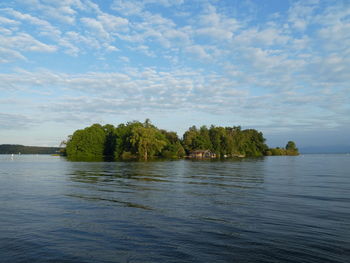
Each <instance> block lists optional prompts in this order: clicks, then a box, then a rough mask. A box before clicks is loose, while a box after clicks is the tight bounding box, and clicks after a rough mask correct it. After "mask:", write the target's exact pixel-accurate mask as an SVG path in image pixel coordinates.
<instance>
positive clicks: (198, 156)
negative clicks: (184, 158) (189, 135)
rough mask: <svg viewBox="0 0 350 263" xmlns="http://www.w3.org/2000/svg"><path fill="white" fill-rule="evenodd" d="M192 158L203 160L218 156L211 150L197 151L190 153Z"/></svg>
mask: <svg viewBox="0 0 350 263" xmlns="http://www.w3.org/2000/svg"><path fill="white" fill-rule="evenodd" d="M190 158H196V159H202V158H216V154H215V153H212V152H211V151H209V150H196V151H192V152H191V153H190Z"/></svg>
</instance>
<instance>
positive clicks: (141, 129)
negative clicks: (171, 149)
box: [130, 122, 166, 160]
mask: <svg viewBox="0 0 350 263" xmlns="http://www.w3.org/2000/svg"><path fill="white" fill-rule="evenodd" d="M130 142H131V144H132V145H133V146H134V147H136V149H137V154H138V156H139V157H140V158H143V159H144V160H147V159H148V158H149V157H152V156H154V155H156V154H159V153H160V152H161V150H162V149H163V147H164V146H165V145H166V140H165V137H164V135H163V134H162V133H161V132H160V131H159V130H157V128H155V127H154V126H153V125H150V123H149V122H145V123H144V125H142V126H138V127H135V128H133V129H132V131H131V137H130Z"/></svg>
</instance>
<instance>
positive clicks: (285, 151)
mask: <svg viewBox="0 0 350 263" xmlns="http://www.w3.org/2000/svg"><path fill="white" fill-rule="evenodd" d="M267 155H292V156H293V155H299V150H298V148H297V147H296V144H295V142H293V141H289V142H288V143H287V145H286V148H280V147H277V148H271V149H269V150H268V154H267Z"/></svg>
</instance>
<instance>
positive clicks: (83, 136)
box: [66, 124, 107, 158]
mask: <svg viewBox="0 0 350 263" xmlns="http://www.w3.org/2000/svg"><path fill="white" fill-rule="evenodd" d="M106 137H107V136H106V131H105V129H104V128H103V127H102V126H101V125H100V124H93V125H92V126H90V127H87V128H85V129H84V130H77V131H75V132H74V134H73V135H72V137H71V139H70V140H69V141H68V142H67V145H66V153H67V156H68V157H72V158H100V157H102V156H104V153H105V143H106Z"/></svg>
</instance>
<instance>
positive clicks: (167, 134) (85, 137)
mask: <svg viewBox="0 0 350 263" xmlns="http://www.w3.org/2000/svg"><path fill="white" fill-rule="evenodd" d="M289 143H292V144H293V145H292V144H291V145H289ZM289 143H288V144H287V146H288V145H289V146H288V147H289V148H290V147H292V146H293V147H294V148H295V152H293V155H294V153H297V148H296V147H295V143H294V142H289ZM62 144H63V145H65V151H64V154H65V155H67V156H68V157H70V158H72V159H103V158H110V159H121V160H128V159H143V160H148V159H151V158H158V157H160V158H174V159H176V158H183V157H185V156H188V155H189V154H190V153H191V152H192V151H195V150H210V151H211V152H212V153H215V154H216V156H217V158H223V157H237V156H240V157H243V156H245V157H259V156H264V155H282V154H283V155H289V153H291V151H290V149H289V148H288V150H285V151H284V152H282V151H277V150H275V149H269V147H268V146H267V145H266V144H265V138H264V137H263V134H262V133H261V132H258V131H257V130H254V129H246V130H242V129H241V127H240V126H234V127H217V126H214V125H212V126H210V127H209V128H208V127H207V126H201V127H200V128H197V127H196V126H192V127H190V128H189V129H188V130H187V131H186V132H185V133H184V135H183V137H182V138H181V139H180V138H179V137H178V135H177V134H176V133H175V132H171V131H166V130H163V129H158V128H157V127H156V126H154V125H153V124H152V123H151V122H150V121H149V120H148V119H147V120H146V121H145V122H143V123H142V122H139V121H132V122H128V123H126V124H119V125H118V126H117V127H115V126H113V125H111V124H107V125H104V126H102V125H100V124H93V125H91V126H90V127H87V128H85V129H80V130H77V131H75V132H74V133H73V135H71V136H69V137H68V139H67V140H66V141H64V142H63V143H62ZM278 149H284V148H278Z"/></svg>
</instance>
